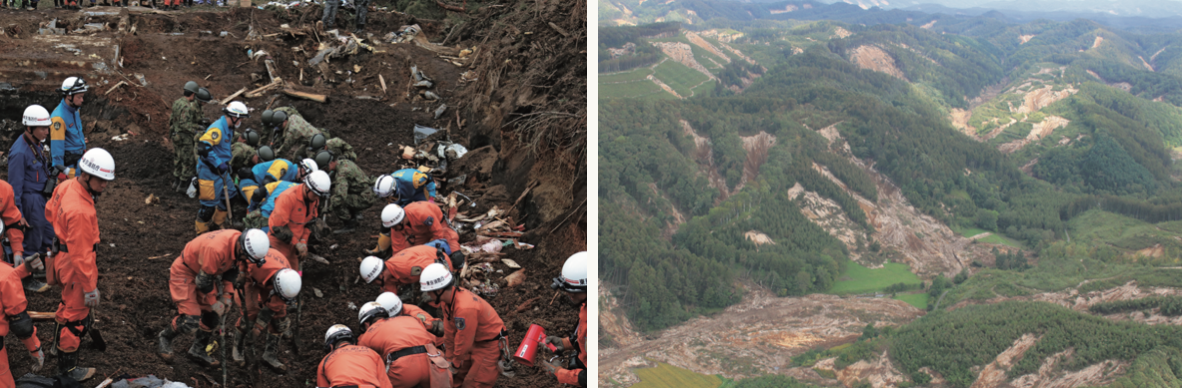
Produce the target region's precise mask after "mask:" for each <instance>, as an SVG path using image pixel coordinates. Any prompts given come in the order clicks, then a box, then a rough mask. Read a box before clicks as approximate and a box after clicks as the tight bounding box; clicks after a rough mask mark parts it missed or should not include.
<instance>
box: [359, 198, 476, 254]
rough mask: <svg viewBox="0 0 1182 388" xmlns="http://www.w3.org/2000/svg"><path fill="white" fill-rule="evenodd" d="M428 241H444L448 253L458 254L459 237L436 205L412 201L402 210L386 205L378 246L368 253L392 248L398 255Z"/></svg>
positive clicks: (383, 210) (393, 205) (376, 252)
mask: <svg viewBox="0 0 1182 388" xmlns="http://www.w3.org/2000/svg"><path fill="white" fill-rule="evenodd" d="M431 240H445V241H447V245H448V248H449V249H451V252H456V253H459V252H460V235H459V234H458V233H456V231H455V230H452V228H451V227H450V226H448V225H447V221H446V220H444V219H443V211H441V210H439V206H438V205H436V204H434V203H431V202H427V201H418V202H412V203H411V204H410V205H406V207H405V208H404V207H401V206H398V205H395V204H389V205H386V207H385V208H384V209H382V231H381V234H380V235H379V236H378V246H377V247H376V248H374V249H373V250H371V251H368V252H369V254H371V255H376V254H378V253H379V252H385V251H386V250H387V249H392V250H393V252H394V253H398V252H400V251H402V250H403V249H406V248H410V247H413V246H415V245H422V244H426V243H427V242H428V241H431Z"/></svg>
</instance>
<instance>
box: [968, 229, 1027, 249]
mask: <svg viewBox="0 0 1182 388" xmlns="http://www.w3.org/2000/svg"><path fill="white" fill-rule="evenodd" d="M977 241H980V242H983V243H987V244H997V245H1005V246H1008V247H1011V248H1018V249H1022V248H1023V246H1022V243H1020V242H1018V240H1014V239H1012V238H1009V237H1006V236H1002V235H1000V234H997V233H993V234H990V235H989V236H988V237H985V238H981V239H978V240H977Z"/></svg>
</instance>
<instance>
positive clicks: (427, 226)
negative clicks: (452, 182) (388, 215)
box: [271, 201, 460, 252]
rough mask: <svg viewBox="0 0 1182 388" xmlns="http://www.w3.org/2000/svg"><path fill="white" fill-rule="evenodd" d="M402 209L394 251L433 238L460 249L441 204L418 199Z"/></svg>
mask: <svg viewBox="0 0 1182 388" xmlns="http://www.w3.org/2000/svg"><path fill="white" fill-rule="evenodd" d="M402 210H404V211H405V212H406V219H404V220H402V230H398V229H391V230H390V249H392V250H393V252H399V251H401V250H403V249H407V248H410V247H413V246H415V245H423V244H426V243H428V242H431V240H447V245H448V246H449V247H451V251H452V252H459V251H460V235H459V234H457V233H456V231H455V230H452V228H451V227H449V226H447V222H446V221H444V220H443V211H441V210H439V205H436V204H434V203H432V202H428V201H417V202H412V203H411V204H410V205H406V207H404V208H402ZM271 217H275V216H274V215H272V216H271Z"/></svg>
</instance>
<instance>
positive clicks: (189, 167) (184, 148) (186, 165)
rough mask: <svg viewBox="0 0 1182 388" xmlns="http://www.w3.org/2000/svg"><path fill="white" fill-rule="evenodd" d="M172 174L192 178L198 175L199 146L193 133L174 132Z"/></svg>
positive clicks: (182, 177) (181, 177) (179, 177)
mask: <svg viewBox="0 0 1182 388" xmlns="http://www.w3.org/2000/svg"><path fill="white" fill-rule="evenodd" d="M171 137H172V148H173V153H174V154H175V155H174V156H173V158H172V176H174V177H177V178H178V179H190V178H192V177H194V176H197V146H196V143H195V141H194V140H193V134H191V133H189V134H186V133H180V132H173V133H172V136H171Z"/></svg>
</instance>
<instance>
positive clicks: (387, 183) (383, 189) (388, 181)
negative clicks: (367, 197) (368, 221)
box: [373, 174, 394, 198]
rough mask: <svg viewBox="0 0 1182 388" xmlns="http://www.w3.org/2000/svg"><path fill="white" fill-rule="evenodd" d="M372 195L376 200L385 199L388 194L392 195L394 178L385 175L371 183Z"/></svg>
mask: <svg viewBox="0 0 1182 388" xmlns="http://www.w3.org/2000/svg"><path fill="white" fill-rule="evenodd" d="M373 193H374V195H377V196H378V198H386V197H389V196H390V194H394V176H392V175H385V174H383V175H382V176H379V177H378V180H376V181H374V183H373Z"/></svg>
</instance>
